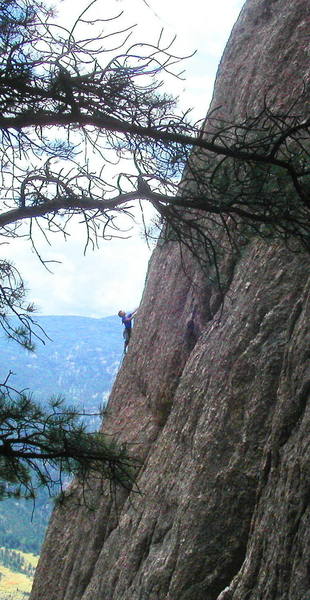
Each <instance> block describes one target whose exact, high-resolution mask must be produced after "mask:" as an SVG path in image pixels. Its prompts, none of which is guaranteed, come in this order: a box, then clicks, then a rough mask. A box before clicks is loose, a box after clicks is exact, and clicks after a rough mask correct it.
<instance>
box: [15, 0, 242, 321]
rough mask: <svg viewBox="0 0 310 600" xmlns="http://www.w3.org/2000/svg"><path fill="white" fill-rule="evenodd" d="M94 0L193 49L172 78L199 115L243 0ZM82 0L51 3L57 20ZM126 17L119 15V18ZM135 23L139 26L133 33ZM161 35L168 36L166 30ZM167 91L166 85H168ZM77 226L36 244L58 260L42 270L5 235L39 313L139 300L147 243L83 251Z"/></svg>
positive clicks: (99, 312)
mask: <svg viewBox="0 0 310 600" xmlns="http://www.w3.org/2000/svg"><path fill="white" fill-rule="evenodd" d="M147 3H148V4H149V6H150V8H148V6H147V5H146V3H145V2H144V0H114V2H112V0H110V2H109V3H106V2H101V0H99V1H98V2H97V3H96V4H95V5H94V8H93V11H94V14H95V15H96V16H106V13H105V14H102V15H101V14H100V12H101V11H106V10H107V5H108V10H109V15H112V14H116V12H117V11H119V10H120V9H123V10H124V11H127V12H128V16H124V17H123V19H124V23H125V22H127V23H128V22H130V23H135V22H137V21H139V22H140V29H139V28H138V33H137V35H138V39H139V36H140V40H141V39H143V40H146V41H147V40H148V41H154V40H155V38H156V36H157V35H158V33H159V31H160V28H161V27H162V26H164V27H165V28H166V30H167V36H168V35H170V37H171V35H172V34H173V33H176V34H177V41H176V50H178V51H179V52H180V54H181V55H184V54H186V53H190V52H192V51H193V50H195V49H198V52H197V54H196V55H195V56H194V57H193V58H191V59H189V60H188V62H187V64H186V70H187V80H186V82H184V81H182V82H180V83H179V84H177V82H176V81H175V82H174V83H173V90H172V91H173V92H174V93H179V94H180V97H181V100H182V103H183V104H184V105H186V106H192V107H194V108H195V112H194V117H195V118H197V119H198V118H202V117H204V115H205V113H206V111H207V108H208V104H209V101H210V99H211V94H212V88H213V79H214V76H215V72H216V67H217V63H218V62H219V59H220V56H221V53H222V50H223V48H224V45H225V42H226V40H227V37H228V35H229V32H230V29H231V27H232V25H233V23H234V21H235V20H236V18H237V16H238V13H239V11H240V9H241V7H242V5H243V0H217V1H216V2H214V0H191V2H190V4H189V3H180V2H179V0H170V1H169V2H167V0H156V1H155V0H147ZM87 5H88V0H83V1H82V0H75V2H74V3H72V0H63V2H62V3H58V4H56V7H57V8H58V9H59V19H60V22H61V23H62V24H65V23H69V22H70V23H72V21H73V20H74V19H75V18H76V17H77V16H78V14H79V13H80V12H81V10H83V8H84V7H86V6H87ZM126 19H127V21H126ZM139 31H140V33H139ZM167 39H168V38H167ZM168 91H169V90H168ZM83 244H84V242H82V241H81V234H80V232H77V231H75V232H73V235H72V239H71V240H70V241H69V242H67V243H65V242H63V241H61V240H57V241H56V240H55V242H54V245H53V247H52V248H49V247H48V246H47V245H43V248H42V256H43V257H44V259H54V260H59V261H61V264H55V265H54V266H53V267H52V270H53V273H54V274H53V275H51V274H50V273H48V272H46V271H45V270H44V268H43V267H42V265H41V264H40V263H39V261H38V260H37V258H36V257H35V255H34V254H33V252H31V250H30V248H29V247H25V242H21V241H19V240H12V241H11V243H10V247H9V249H8V255H9V256H10V258H11V259H14V261H15V263H16V264H17V266H19V267H20V270H21V273H22V274H23V275H24V277H25V280H26V283H27V285H28V287H29V289H30V292H29V299H30V300H31V299H33V300H34V301H35V303H36V304H37V305H38V307H39V309H40V313H41V314H80V315H85V316H96V317H101V316H105V315H109V314H115V313H116V312H117V311H118V310H119V309H120V308H124V310H127V309H131V308H134V307H135V306H136V305H137V304H138V303H139V301H140V297H141V294H142V289H143V283H144V278H145V273H146V268H147V262H148V258H149V251H148V249H147V246H146V244H145V243H144V242H143V240H141V239H140V237H139V235H138V236H137V235H135V236H134V237H133V238H131V239H130V240H127V241H126V240H125V241H124V240H123V241H120V240H113V241H112V242H105V243H103V244H102V245H101V247H100V250H98V251H96V252H92V251H88V253H87V254H86V257H84V256H83Z"/></svg>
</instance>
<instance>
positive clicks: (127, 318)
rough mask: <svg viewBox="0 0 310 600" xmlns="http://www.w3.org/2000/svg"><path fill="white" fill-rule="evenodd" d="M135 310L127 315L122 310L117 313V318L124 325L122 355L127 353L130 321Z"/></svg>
mask: <svg viewBox="0 0 310 600" xmlns="http://www.w3.org/2000/svg"><path fill="white" fill-rule="evenodd" d="M137 310H138V309H137V308H136V309H135V310H133V311H132V312H129V313H125V311H124V310H119V311H118V316H119V317H120V318H121V319H122V323H123V325H124V333H123V338H124V354H126V352H127V347H128V344H129V340H130V336H131V328H132V319H133V318H134V317H135V315H136V312H137Z"/></svg>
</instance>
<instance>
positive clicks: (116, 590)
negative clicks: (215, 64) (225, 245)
mask: <svg viewBox="0 0 310 600" xmlns="http://www.w3.org/2000/svg"><path fill="white" fill-rule="evenodd" d="M308 20H309V3H308V0H291V1H290V2H288V1H287V0H268V1H267V0H248V2H247V3H246V5H245V7H244V9H243V11H242V12H241V15H240V18H239V20H238V22H237V24H236V26H235V28H234V30H233V33H232V36H231V39H230V41H229V43H228V45H227V48H226V50H225V53H224V56H223V59H222V62H221V65H220V68H219V74H218V78H217V82H216V86H215V93H214V98H213V103H212V106H213V107H214V106H218V105H221V109H220V110H221V114H222V116H224V117H225V118H227V119H228V118H235V117H236V116H238V115H244V114H246V113H247V112H248V113H250V112H252V110H254V109H255V108H257V107H258V106H259V102H260V101H261V99H262V98H263V97H264V96H265V95H266V94H268V97H269V98H270V99H272V101H273V102H274V103H275V104H276V105H277V106H278V107H281V106H282V107H287V106H289V105H290V103H291V102H292V100H293V99H294V98H295V97H296V95H298V90H301V88H302V85H303V80H307V78H309V70H308V69H309V60H308V59H309V55H308V46H307V34H308V31H309V30H308V27H307V22H308ZM305 110H306V108H305ZM223 268H225V269H226V268H227V269H229V276H230V279H231V285H230V288H229V290H228V292H227V294H226V300H225V304H224V308H223V310H222V312H221V315H219V314H216V315H212V306H213V305H214V303H212V290H211V289H210V286H209V284H208V282H207V280H206V279H205V277H204V275H203V274H202V273H201V271H200V270H199V267H198V266H197V265H196V264H195V262H194V261H193V259H192V258H191V257H186V258H185V264H184V262H183V261H182V260H181V259H180V254H179V250H178V248H177V246H176V245H175V244H174V243H172V242H170V243H169V244H167V245H162V246H158V248H157V249H156V251H155V253H154V255H153V257H152V259H151V262H150V267H149V273H148V277H147V283H146V288H145V292H144V295H143V301H142V306H141V310H140V311H139V318H137V322H136V326H135V329H134V333H133V337H132V341H131V344H130V349H129V352H128V355H127V356H126V358H125V360H124V363H123V365H122V368H121V370H120V372H119V374H118V377H117V379H116V382H115V385H114V388H113V391H112V394H111V398H110V401H109V415H108V417H107V419H106V422H105V425H104V429H105V431H106V432H108V433H111V434H113V435H114V436H116V437H117V438H118V439H119V440H120V441H126V442H127V443H128V444H129V448H130V451H132V452H133V454H134V455H136V456H139V457H140V459H141V460H142V462H143V466H142V468H141V472H140V475H139V480H138V484H139V487H140V490H141V495H138V494H134V493H131V494H130V495H128V493H126V492H125V491H120V492H119V493H118V494H117V497H116V498H114V499H112V498H111V495H110V493H109V490H108V489H106V490H105V491H103V492H102V493H99V490H98V492H97V494H96V493H94V494H93V497H92V502H93V503H94V504H95V505H96V510H95V511H92V510H90V509H89V508H87V507H85V506H84V507H79V506H78V500H79V497H80V495H81V490H80V489H79V488H77V489H76V490H75V492H74V494H73V496H72V498H71V499H70V501H69V502H68V503H67V504H66V505H65V506H64V507H59V508H58V509H57V510H56V511H55V512H54V514H53V517H52V520H51V523H50V526H49V529H48V533H47V537H46V542H45V545H44V548H43V551H42V556H41V559H40V563H39V567H38V570H37V575H36V578H35V582H34V587H33V592H32V596H31V598H32V600H215V599H218V600H245V598H246V599H247V600H258V599H260V600H308V599H309V598H310V584H309V556H308V555H309V546H310V544H309V519H310V513H309V459H308V456H307V450H308V452H309V433H310V432H309V403H307V401H308V399H309V392H310V372H309V356H310V348H309V343H310V342H309V338H310V336H309V285H310V282H309V256H307V255H303V254H294V253H291V252H289V251H288V250H287V249H285V248H283V247H279V246H277V245H276V244H272V243H270V244H266V243H265V242H263V241H261V240H259V241H255V240H253V242H252V243H251V244H248V245H247V246H245V247H244V248H243V251H242V255H241V256H240V257H239V259H238V261H237V262H236V263H231V262H230V263H229V261H228V262H227V263H225V265H223ZM219 317H220V318H219Z"/></svg>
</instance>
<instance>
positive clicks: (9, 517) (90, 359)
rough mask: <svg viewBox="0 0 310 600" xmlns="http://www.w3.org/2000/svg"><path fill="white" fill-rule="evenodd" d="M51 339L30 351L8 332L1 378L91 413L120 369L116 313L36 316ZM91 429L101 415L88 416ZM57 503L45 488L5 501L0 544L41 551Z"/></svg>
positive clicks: (1, 347)
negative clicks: (59, 397)
mask: <svg viewBox="0 0 310 600" xmlns="http://www.w3.org/2000/svg"><path fill="white" fill-rule="evenodd" d="M35 320H36V321H37V322H38V323H39V325H40V327H41V328H42V329H43V330H44V331H45V333H46V335H47V336H48V337H45V336H43V339H44V341H45V344H42V343H41V342H40V341H37V344H36V349H35V352H28V351H26V350H25V349H24V348H22V347H20V346H19V345H18V344H17V343H16V342H14V341H12V340H8V339H7V338H5V337H4V335H2V336H1V338H0V356H1V364H0V379H1V381H3V380H4V379H5V377H6V376H7V375H8V373H9V371H12V375H11V376H10V383H11V385H12V386H13V387H14V388H16V389H19V390H20V389H25V388H26V389H28V390H29V391H31V392H32V393H33V395H34V397H35V399H36V400H38V401H42V402H45V401H47V400H48V398H49V397H51V396H52V395H58V394H61V395H62V396H64V397H65V400H66V402H67V403H68V404H73V405H74V406H78V407H80V408H81V411H83V410H85V411H86V412H87V413H90V412H91V413H96V412H98V407H99V406H100V405H101V406H102V405H103V404H105V402H106V399H107V396H108V393H109V390H110V389H111V386H112V383H113V379H114V377H115V374H116V372H117V370H118V367H119V363H120V360H121V353H122V349H123V340H122V328H121V323H120V320H119V318H118V317H106V318H103V319H91V318H86V317H71V316H47V317H37V318H36V319H35ZM87 420H88V426H89V428H90V429H94V428H97V426H98V424H99V422H100V419H99V417H93V418H92V417H87ZM52 506H53V502H52V500H51V499H50V498H49V495H48V492H47V490H45V489H41V490H40V493H39V494H38V497H37V499H36V502H35V504H33V502H32V501H29V500H28V501H27V500H24V499H18V498H16V499H9V500H3V501H2V502H1V505H0V509H1V510H0V546H5V547H7V548H14V549H20V550H23V551H25V552H33V553H34V554H38V553H39V551H40V546H41V543H42V539H43V536H44V533H45V528H46V525H47V522H48V519H49V515H50V513H51V509H52Z"/></svg>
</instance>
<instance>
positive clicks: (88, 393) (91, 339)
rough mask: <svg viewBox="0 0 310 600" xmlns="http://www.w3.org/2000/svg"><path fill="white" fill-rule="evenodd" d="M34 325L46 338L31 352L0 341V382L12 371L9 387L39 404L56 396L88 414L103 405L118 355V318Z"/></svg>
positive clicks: (42, 320) (46, 320)
mask: <svg viewBox="0 0 310 600" xmlns="http://www.w3.org/2000/svg"><path fill="white" fill-rule="evenodd" d="M35 321H36V322H37V323H38V325H39V326H40V327H41V328H42V330H44V332H45V333H46V335H47V336H48V337H45V336H43V337H44V341H45V344H42V343H41V342H40V340H38V341H37V342H36V349H35V352H28V351H25V350H24V348H22V347H20V346H19V345H18V344H17V343H15V342H14V341H12V340H8V339H7V338H5V336H4V335H2V336H1V338H0V356H1V364H0V381H3V380H4V379H5V377H6V376H7V374H8V372H9V371H12V373H13V374H12V376H11V377H10V382H11V385H13V386H14V387H15V388H16V389H19V390H20V389H29V391H31V392H32V393H33V396H34V398H35V399H36V400H38V401H41V402H45V401H47V400H48V398H50V397H51V396H53V395H54V396H55V395H59V394H61V395H62V396H64V397H65V399H66V401H67V402H68V403H69V404H74V405H75V406H76V405H78V406H80V405H83V407H84V408H85V410H88V411H89V410H92V411H93V410H94V409H96V408H97V407H98V406H99V405H102V404H103V403H105V401H106V398H107V395H108V393H109V390H110V388H111V385H112V382H113V379H114V377H115V374H116V372H117V370H118V367H119V363H120V359H121V354H122V345H123V342H122V334H121V327H120V321H119V319H118V317H114V316H112V317H105V318H102V319H94V318H91V317H78V316H44V317H36V318H35Z"/></svg>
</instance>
